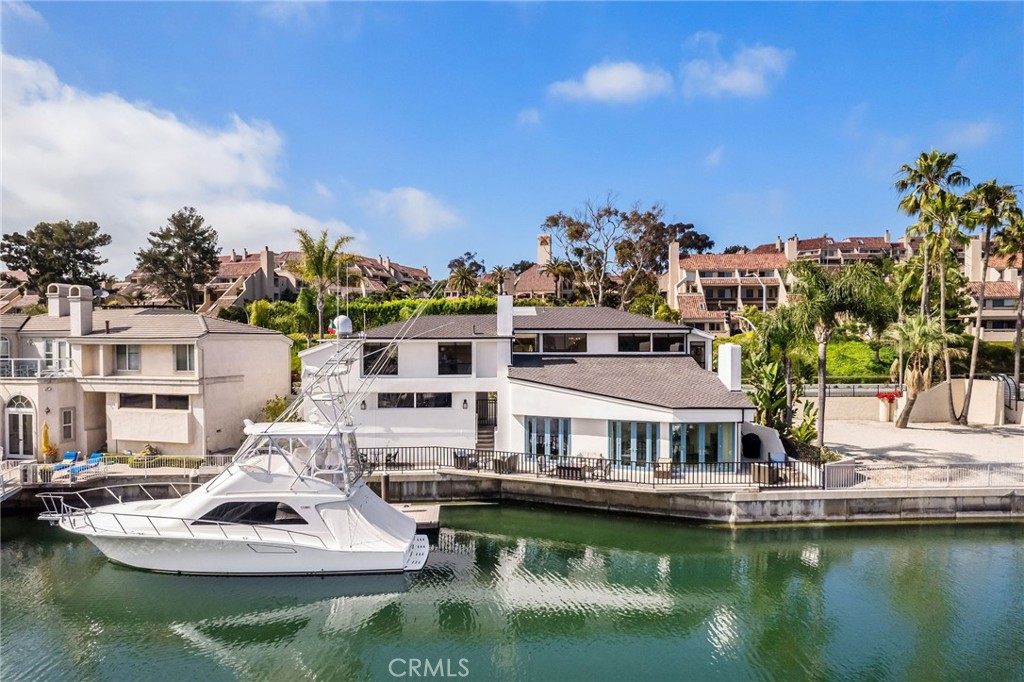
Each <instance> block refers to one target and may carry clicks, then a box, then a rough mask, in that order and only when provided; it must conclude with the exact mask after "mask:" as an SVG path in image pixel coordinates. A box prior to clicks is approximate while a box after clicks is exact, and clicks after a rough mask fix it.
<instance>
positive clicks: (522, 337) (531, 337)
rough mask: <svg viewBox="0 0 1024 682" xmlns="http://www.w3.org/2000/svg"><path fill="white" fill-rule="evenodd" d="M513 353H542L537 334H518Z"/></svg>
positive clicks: (513, 344) (513, 343)
mask: <svg viewBox="0 0 1024 682" xmlns="http://www.w3.org/2000/svg"><path fill="white" fill-rule="evenodd" d="M512 352H513V353H538V352H540V343H539V341H538V337H537V335H536V334H516V338H515V341H513V342H512Z"/></svg>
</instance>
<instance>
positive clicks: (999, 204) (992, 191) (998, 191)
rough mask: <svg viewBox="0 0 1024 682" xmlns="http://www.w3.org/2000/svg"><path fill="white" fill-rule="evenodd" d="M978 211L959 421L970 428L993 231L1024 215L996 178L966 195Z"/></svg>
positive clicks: (1010, 189)
mask: <svg viewBox="0 0 1024 682" xmlns="http://www.w3.org/2000/svg"><path fill="white" fill-rule="evenodd" d="M966 196H967V198H968V199H969V200H970V201H971V202H972V203H973V204H974V208H975V210H976V211H977V214H976V221H977V224H978V225H981V253H982V265H981V282H979V283H978V310H977V312H976V313H975V318H974V343H973V344H971V365H970V369H969V370H968V372H967V390H966V391H965V392H964V406H963V410H962V411H961V412H960V417H959V419H958V421H959V422H960V423H961V424H963V425H964V426H966V425H967V414H968V411H969V410H970V408H971V392H972V391H973V389H974V373H975V370H976V369H977V367H978V348H979V346H980V343H981V313H982V311H983V309H984V308H985V278H986V277H987V275H988V261H989V256H990V255H991V251H992V249H991V248H989V247H990V241H991V238H992V233H993V231H996V230H1000V229H1001V228H1003V227H1005V226H1007V225H1012V224H1014V222H1015V221H1017V220H1019V219H1020V218H1019V216H1020V213H1021V209H1020V206H1019V205H1018V203H1017V192H1016V191H1014V188H1013V186H1012V185H1000V184H999V183H998V182H996V181H995V180H994V179H993V180H989V181H988V182H983V183H981V184H979V185H975V186H974V187H973V188H972V189H971V191H969V192H968V193H967V194H966Z"/></svg>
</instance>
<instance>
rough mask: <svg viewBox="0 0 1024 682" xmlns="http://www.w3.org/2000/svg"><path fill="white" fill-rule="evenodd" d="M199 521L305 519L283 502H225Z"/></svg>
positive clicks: (280, 522) (301, 521)
mask: <svg viewBox="0 0 1024 682" xmlns="http://www.w3.org/2000/svg"><path fill="white" fill-rule="evenodd" d="M201 523H248V524H253V525H275V524H276V525H293V524H305V523H306V520H305V519H303V518H302V516H300V515H299V513H298V512H297V511H295V510H294V509H292V508H291V507H289V506H288V505H287V504H285V503H284V502H225V503H224V504H221V505H218V506H216V507H214V508H213V509H211V510H210V511H208V512H206V513H205V514H203V516H202V518H200V519H198V520H196V521H193V522H192V525H197V524H201Z"/></svg>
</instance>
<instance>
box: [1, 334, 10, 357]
mask: <svg viewBox="0 0 1024 682" xmlns="http://www.w3.org/2000/svg"><path fill="white" fill-rule="evenodd" d="M9 357H11V340H10V339H8V338H7V337H6V336H0V358H9Z"/></svg>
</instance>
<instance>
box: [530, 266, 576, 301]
mask: <svg viewBox="0 0 1024 682" xmlns="http://www.w3.org/2000/svg"><path fill="white" fill-rule="evenodd" d="M538 272H539V273H540V274H542V275H547V276H548V277H550V278H551V279H553V280H555V298H562V289H561V287H560V286H559V283H560V282H563V281H569V280H571V279H572V278H573V276H574V275H575V272H576V271H575V270H573V268H572V265H570V264H569V262H568V261H564V260H562V259H561V258H558V257H557V256H556V257H554V258H552V259H551V260H549V261H548V262H547V263H545V264H544V265H542V266H540V270H538Z"/></svg>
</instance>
